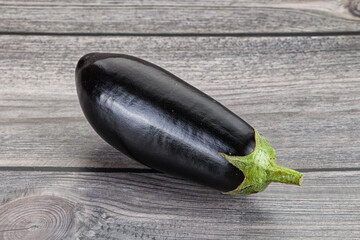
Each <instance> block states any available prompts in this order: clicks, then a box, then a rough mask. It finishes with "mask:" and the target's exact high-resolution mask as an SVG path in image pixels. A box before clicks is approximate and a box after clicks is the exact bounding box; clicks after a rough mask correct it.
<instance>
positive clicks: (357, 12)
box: [349, 0, 360, 17]
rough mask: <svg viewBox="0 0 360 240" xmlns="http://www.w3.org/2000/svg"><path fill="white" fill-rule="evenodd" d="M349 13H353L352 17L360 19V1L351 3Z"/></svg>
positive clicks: (355, 0)
mask: <svg viewBox="0 0 360 240" xmlns="http://www.w3.org/2000/svg"><path fill="white" fill-rule="evenodd" d="M349 11H350V12H351V13H352V15H354V16H356V17H360V0H352V1H350V3H349Z"/></svg>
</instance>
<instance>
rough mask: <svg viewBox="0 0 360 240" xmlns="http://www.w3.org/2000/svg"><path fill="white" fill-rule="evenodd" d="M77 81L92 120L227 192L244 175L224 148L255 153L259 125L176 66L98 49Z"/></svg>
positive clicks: (140, 152)
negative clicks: (189, 79)
mask: <svg viewBox="0 0 360 240" xmlns="http://www.w3.org/2000/svg"><path fill="white" fill-rule="evenodd" d="M76 87H77V93H78V97H79V101H80V105H81V107H82V110H83V112H84V114H85V116H86V118H87V120H88V121H89V122H90V124H91V126H92V127H93V128H94V129H95V131H96V132H97V133H98V134H99V135H100V136H101V137H102V138H103V139H104V140H106V141H107V142H108V143H109V144H111V145H112V146H113V147H115V148H116V149H118V150H119V151H121V152H122V153H124V154H126V155H127V156H129V157H130V158H133V159H135V160H137V161H139V162H141V163H143V164H145V165H147V166H149V167H151V168H154V169H156V170H159V171H161V172H164V173H167V174H172V175H175V176H179V177H182V178H186V179H190V180H193V181H196V182H198V183H201V184H203V185H207V186H210V187H212V188H215V189H218V190H220V191H223V192H227V191H231V190H233V189H235V188H236V187H238V186H239V185H240V184H241V183H242V181H243V180H244V175H243V173H242V172H241V171H240V170H239V169H238V168H236V167H235V166H233V165H232V164H231V163H229V162H228V161H227V160H226V159H225V158H224V157H223V156H221V155H219V153H225V154H227V155H233V156H244V155H248V154H250V153H252V152H253V151H254V148H255V136H254V129H253V128H252V127H251V126H250V125H249V124H247V123H246V122H245V121H244V120H242V119H241V118H239V117H238V116H236V115H235V114H234V113H233V112H231V111H230V110H228V109H227V108H226V107H224V106H223V105H221V104H220V103H218V102H217V101H215V100H214V99H212V98H211V97H209V96H208V95H206V94H205V93H203V92H201V91H200V90H198V89H196V88H194V87H193V86H191V85H189V84H187V83H186V82H185V81H183V80H181V79H180V78H178V77H176V76H174V75H173V74H171V73H169V72H168V71H166V70H164V69H162V68H160V67H158V66H156V65H154V64H152V63H149V62H147V61H144V60H142V59H139V58H136V57H133V56H128V55H123V54H108V53H90V54H87V55H85V56H83V57H82V58H81V59H80V60H79V62H78V64H77V67H76Z"/></svg>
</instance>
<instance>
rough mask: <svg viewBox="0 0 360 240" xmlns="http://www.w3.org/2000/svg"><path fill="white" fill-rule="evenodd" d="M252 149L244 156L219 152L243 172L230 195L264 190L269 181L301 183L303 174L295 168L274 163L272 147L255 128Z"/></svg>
mask: <svg viewBox="0 0 360 240" xmlns="http://www.w3.org/2000/svg"><path fill="white" fill-rule="evenodd" d="M254 131H255V143H256V144H255V148H254V151H253V152H252V153H251V154H249V155H246V156H229V155H226V154H224V153H219V154H220V155H221V156H223V157H225V158H226V160H228V161H229V162H230V163H231V164H233V165H234V166H235V167H237V168H238V169H240V171H242V173H243V174H244V176H245V177H244V180H243V182H242V183H241V184H240V185H239V186H238V187H237V188H236V189H234V190H232V191H229V192H226V193H225V194H231V195H247V194H252V193H257V192H261V191H264V190H265V189H266V187H267V186H268V185H269V184H270V183H271V182H280V183H286V184H295V185H299V186H300V185H301V182H302V179H303V175H302V174H301V173H299V172H297V171H295V170H292V169H288V168H284V167H280V166H278V165H276V153H275V150H274V148H272V146H271V145H270V143H269V142H268V141H267V140H266V138H265V137H264V136H262V135H261V134H260V133H259V132H258V131H256V129H254Z"/></svg>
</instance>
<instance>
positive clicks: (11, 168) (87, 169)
mask: <svg viewBox="0 0 360 240" xmlns="http://www.w3.org/2000/svg"><path fill="white" fill-rule="evenodd" d="M294 170H296V171H299V172H303V173H307V172H349V171H360V167H355V168H305V169H304V168H299V169H294ZM1 171H23V172H102V173H160V174H162V173H161V172H159V171H157V170H155V169H144V168H101V167H100V168H99V167H17V166H8V167H0V172H1Z"/></svg>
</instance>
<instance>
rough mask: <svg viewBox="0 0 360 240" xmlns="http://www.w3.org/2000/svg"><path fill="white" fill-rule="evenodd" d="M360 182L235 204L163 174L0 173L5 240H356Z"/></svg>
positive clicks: (274, 193) (344, 178) (350, 177)
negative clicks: (317, 239) (243, 239)
mask: <svg viewBox="0 0 360 240" xmlns="http://www.w3.org/2000/svg"><path fill="white" fill-rule="evenodd" d="M359 178H360V173H359V172H313V173H305V181H304V184H303V186H302V187H296V186H287V185H282V184H275V183H274V184H271V185H270V186H269V188H268V189H267V190H266V191H265V192H262V193H260V194H256V195H252V196H247V197H232V196H227V195H222V194H220V193H218V192H216V191H213V190H210V189H207V188H204V187H202V186H198V185H196V184H191V183H188V182H185V181H183V180H179V179H176V178H170V177H166V176H164V175H162V174H131V173H106V174H104V173H59V172H0V182H2V184H1V185H0V199H1V201H0V203H2V205H1V206H0V239H4V240H7V239H21V240H22V239H48V238H49V239H180V238H181V239H183V238H184V239H240V238H243V237H245V238H247V239H249V238H251V239H269V238H275V239H278V238H283V239H309V238H321V239H325V238H326V239H357V238H358V236H359V234H360V219H359V215H360V210H359V209H360V202H359V201H358V200H359V198H360V191H359V190H360V183H359V181H358V179H359ZM39 236H41V238H39Z"/></svg>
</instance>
